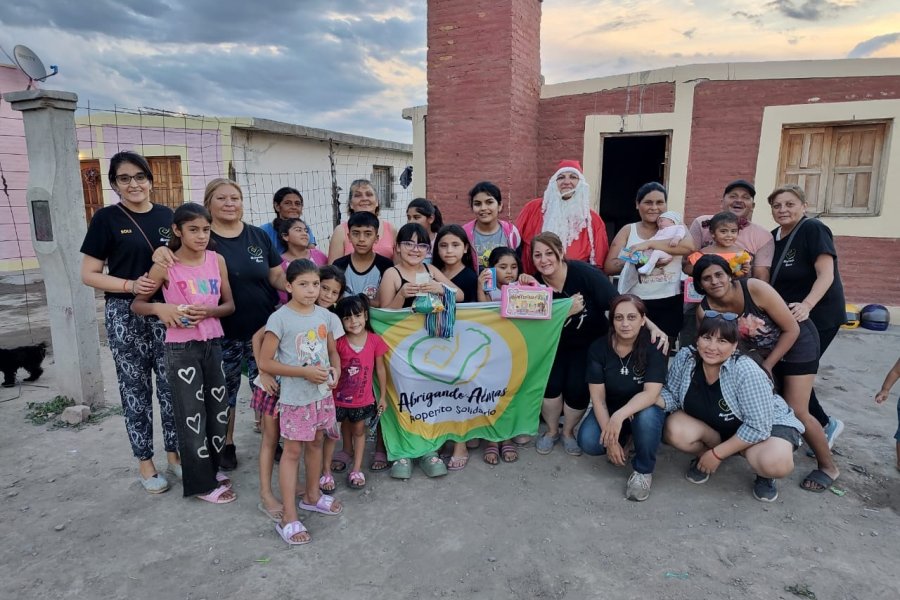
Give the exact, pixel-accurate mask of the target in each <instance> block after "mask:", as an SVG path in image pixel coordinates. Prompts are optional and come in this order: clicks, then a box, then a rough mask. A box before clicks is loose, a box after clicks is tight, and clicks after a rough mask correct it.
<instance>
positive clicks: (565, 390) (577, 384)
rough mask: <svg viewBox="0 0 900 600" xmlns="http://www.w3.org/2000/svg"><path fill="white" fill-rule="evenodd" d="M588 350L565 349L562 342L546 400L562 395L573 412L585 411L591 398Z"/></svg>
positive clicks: (580, 348) (549, 380)
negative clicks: (589, 391) (588, 379)
mask: <svg viewBox="0 0 900 600" xmlns="http://www.w3.org/2000/svg"><path fill="white" fill-rule="evenodd" d="M587 355H588V352H587V348H586V347H582V346H577V347H575V348H565V347H563V343H562V342H560V345H559V347H558V348H557V350H556V358H555V359H554V360H553V367H552V368H551V369H550V378H549V379H548V380H547V389H546V390H545V391H544V398H556V397H557V396H559V395H560V394H562V397H563V402H565V404H566V406H568V407H569V408H571V409H573V410H584V409H586V408H587V407H588V404H589V403H590V400H591V396H590V394H589V393H588V385H587V380H586V378H587Z"/></svg>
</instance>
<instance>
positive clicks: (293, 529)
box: [275, 521, 312, 546]
mask: <svg viewBox="0 0 900 600" xmlns="http://www.w3.org/2000/svg"><path fill="white" fill-rule="evenodd" d="M275 531H277V532H278V535H280V536H281V539H283V540H284V541H285V542H286V543H287V544H289V545H291V546H302V545H303V544H308V543H310V542H311V541H312V539H305V540H303V541H302V542H298V541H296V540H294V539H293V537H294V536H295V535H297V534H298V533H305V532H306V527H304V526H303V523H301V522H300V521H291V522H290V523H288V524H287V525H285V526H284V527H282V526H281V523H275Z"/></svg>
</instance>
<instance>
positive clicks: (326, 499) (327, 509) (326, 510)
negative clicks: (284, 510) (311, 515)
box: [297, 494, 344, 517]
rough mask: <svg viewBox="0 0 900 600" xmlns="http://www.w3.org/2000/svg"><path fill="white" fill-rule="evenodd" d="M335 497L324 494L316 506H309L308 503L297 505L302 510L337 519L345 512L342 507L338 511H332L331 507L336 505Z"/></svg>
mask: <svg viewBox="0 0 900 600" xmlns="http://www.w3.org/2000/svg"><path fill="white" fill-rule="evenodd" d="M334 500H335V498H334V496H329V495H328V494H322V495H321V496H319V501H318V502H316V503H315V504H307V503H306V502H300V503H299V504H298V505H297V508H299V509H300V510H308V511H309V512H317V513H322V514H323V515H327V516H329V517H336V516H338V515H339V514H341V513H342V512H344V507H343V505H341V506H340V507H339V508H338V509H337V511H333V510H331V507H332V506H333V505H334Z"/></svg>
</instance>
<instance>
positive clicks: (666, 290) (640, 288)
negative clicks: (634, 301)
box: [625, 223, 683, 300]
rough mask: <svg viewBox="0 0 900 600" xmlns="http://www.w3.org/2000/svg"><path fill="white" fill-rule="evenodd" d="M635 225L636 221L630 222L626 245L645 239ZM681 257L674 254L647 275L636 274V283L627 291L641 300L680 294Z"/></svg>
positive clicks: (629, 245)
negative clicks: (665, 262)
mask: <svg viewBox="0 0 900 600" xmlns="http://www.w3.org/2000/svg"><path fill="white" fill-rule="evenodd" d="M637 225H638V224H637V223H632V224H631V231H630V232H629V233H628V241H627V242H626V244H625V246H626V247H631V246H634V245H636V244H640V243H641V242H646V241H647V240H645V239H644V238H642V237H641V236H639V235H638V230H637ZM682 258H683V257H681V256H675V257H673V258H672V262H670V263H669V264H667V265H666V266H664V267H660V266H657V267H656V268H654V269H653V271H651V272H650V273H649V274H648V275H640V274H638V283H637V284H635V286H634V287H633V288H631V290H629V291H630V292H631V293H632V294H634V295H635V296H637V297H638V298H640V299H641V300H658V299H659V298H670V297H672V296H679V295H681V260H682Z"/></svg>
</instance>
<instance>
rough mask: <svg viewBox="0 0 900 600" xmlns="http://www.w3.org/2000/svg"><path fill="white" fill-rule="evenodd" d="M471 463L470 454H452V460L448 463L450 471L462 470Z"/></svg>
mask: <svg viewBox="0 0 900 600" xmlns="http://www.w3.org/2000/svg"><path fill="white" fill-rule="evenodd" d="M467 464H469V457H468V456H451V457H450V462H449V463H448V464H447V470H448V471H462V470H463V469H465V468H466V465H467Z"/></svg>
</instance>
